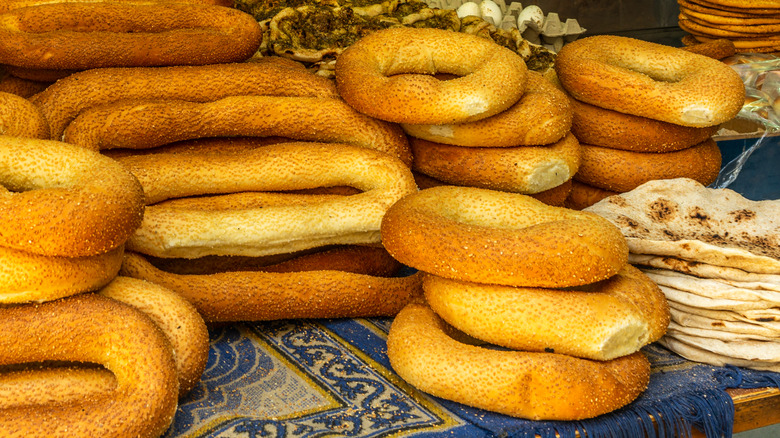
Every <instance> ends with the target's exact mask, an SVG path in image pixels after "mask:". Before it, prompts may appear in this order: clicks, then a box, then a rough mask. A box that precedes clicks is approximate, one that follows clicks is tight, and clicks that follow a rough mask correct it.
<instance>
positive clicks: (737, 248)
mask: <svg viewBox="0 0 780 438" xmlns="http://www.w3.org/2000/svg"><path fill="white" fill-rule="evenodd" d="M584 210H585V211H590V212H593V213H596V214H598V215H600V216H602V217H604V218H606V219H607V220H609V221H610V222H612V223H613V224H615V225H616V226H617V227H618V228H619V229H620V230H621V232H622V233H623V235H624V236H626V240H627V242H628V246H629V250H630V251H631V252H632V253H635V254H651V255H657V256H667V257H677V258H681V259H685V260H693V261H698V262H704V263H709V264H712V265H718V266H726V267H733V268H738V269H742V270H744V271H747V272H754V273H760V274H780V200H768V201H752V200H748V199H746V198H744V197H743V196H742V195H740V194H739V193H736V192H734V191H733V190H730V189H709V188H707V187H704V186H703V185H702V184H700V183H698V182H697V181H694V180H692V179H690V178H676V179H666V180H654V181H650V182H647V183H645V184H642V185H641V186H639V187H637V188H636V189H634V190H631V191H630V192H626V193H621V194H619V195H614V196H610V197H608V198H605V199H603V200H601V201H599V202H597V203H596V204H594V205H592V206H590V207H587V208H585V209H584Z"/></svg>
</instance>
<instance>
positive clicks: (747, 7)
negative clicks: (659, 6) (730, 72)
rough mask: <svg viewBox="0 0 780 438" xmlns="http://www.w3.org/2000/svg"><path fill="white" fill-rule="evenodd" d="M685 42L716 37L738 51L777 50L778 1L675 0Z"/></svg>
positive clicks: (779, 43) (779, 30)
mask: <svg viewBox="0 0 780 438" xmlns="http://www.w3.org/2000/svg"><path fill="white" fill-rule="evenodd" d="M677 3H678V4H679V6H680V15H679V19H678V23H679V26H680V28H681V29H682V30H684V31H686V32H688V33H689V34H690V37H689V38H686V39H684V40H683V43H685V44H686V45H693V44H695V43H697V42H699V43H705V42H710V41H713V40H716V39H720V38H726V39H729V40H731V41H733V42H734V46H735V47H736V49H737V51H738V52H752V53H768V52H777V51H780V0H678V1H677Z"/></svg>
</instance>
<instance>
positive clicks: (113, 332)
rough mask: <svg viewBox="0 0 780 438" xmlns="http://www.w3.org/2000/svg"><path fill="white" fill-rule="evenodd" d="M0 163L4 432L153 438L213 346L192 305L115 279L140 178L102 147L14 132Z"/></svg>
mask: <svg viewBox="0 0 780 438" xmlns="http://www.w3.org/2000/svg"><path fill="white" fill-rule="evenodd" d="M24 115H25V113H16V116H18V117H20V118H23V117H24ZM0 162H2V165H0V167H1V168H2V169H3V171H2V172H0V188H1V189H2V190H1V191H2V193H0V195H2V199H0V216H1V217H2V222H3V224H4V225H6V226H7V227H6V228H4V229H3V231H2V232H0V259H2V263H0V348H1V349H2V351H3V355H2V357H0V366H3V368H4V369H3V372H1V373H0V400H1V401H0V430H3V431H4V432H6V433H10V434H11V435H18V436H51V435H52V434H56V433H57V431H58V430H68V433H69V434H73V435H75V436H96V435H100V434H106V433H108V434H115V435H133V436H159V435H160V434H162V433H163V432H164V431H165V430H166V429H167V428H168V426H169V425H170V424H171V422H172V420H173V416H174V413H175V411H176V407H177V400H178V397H179V396H182V395H184V394H187V393H188V392H189V391H190V390H191V389H192V388H193V387H194V386H195V384H196V383H197V382H198V381H199V380H200V376H201V374H202V373H203V370H204V369H205V366H206V359H207V357H208V348H209V344H208V333H207V331H206V326H205V323H204V321H203V319H202V318H201V317H200V315H199V314H198V312H197V311H196V310H195V308H194V307H193V306H192V304H190V303H189V302H188V301H186V300H185V299H184V298H182V297H181V296H180V295H178V294H176V293H174V292H172V291H170V290H168V289H165V288H163V287H160V286H158V285H155V284H152V283H148V282H144V281H141V280H136V279H132V278H126V277H121V276H118V275H117V274H118V271H119V269H120V266H121V264H122V256H123V253H124V245H125V244H126V242H127V240H128V238H129V236H130V235H131V234H132V233H133V232H134V231H135V229H136V228H137V227H138V226H139V224H140V223H141V219H142V216H143V211H144V204H143V192H142V189H141V186H140V184H139V182H138V180H137V179H136V178H135V177H134V176H133V175H132V174H131V173H130V172H129V171H128V170H127V169H126V168H125V167H123V166H122V165H120V164H119V163H117V162H116V161H114V160H112V159H110V158H107V157H105V156H102V155H100V154H99V153H97V152H94V151H90V150H87V149H83V148H80V147H78V146H75V145H71V144H67V143H62V142H58V141H53V140H41V139H36V138H29V137H23V136H19V135H16V136H9V135H0ZM84 363H87V364H92V365H93V366H84ZM95 418H102V419H103V420H101V421H95V420H94V419H95Z"/></svg>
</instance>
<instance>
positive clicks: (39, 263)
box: [0, 246, 124, 304]
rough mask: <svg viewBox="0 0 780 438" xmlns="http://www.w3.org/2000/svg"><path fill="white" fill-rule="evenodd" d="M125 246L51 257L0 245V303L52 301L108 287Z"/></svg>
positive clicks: (120, 262)
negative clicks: (80, 254)
mask: <svg viewBox="0 0 780 438" xmlns="http://www.w3.org/2000/svg"><path fill="white" fill-rule="evenodd" d="M123 253H124V247H123V246H120V247H118V248H116V249H113V250H111V251H109V252H106V253H103V254H98V255H92V256H84V257H52V256H42V255H39V254H32V253H29V252H26V251H20V250H18V249H12V248H5V247H2V246H0V303H6V304H7V303H27V302H32V301H35V302H42V301H51V300H56V299H59V298H64V297H67V296H70V295H75V294H78V293H81V292H88V291H94V290H97V289H99V288H101V287H103V286H105V285H106V284H108V283H109V282H110V281H111V280H112V279H113V278H114V277H115V276H116V274H117V273H118V272H119V267H120V266H122V254H123Z"/></svg>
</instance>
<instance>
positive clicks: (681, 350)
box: [658, 336, 780, 372]
mask: <svg viewBox="0 0 780 438" xmlns="http://www.w3.org/2000/svg"><path fill="white" fill-rule="evenodd" d="M658 343H659V344H661V345H663V346H664V347H666V348H668V349H669V350H671V351H673V352H675V353H677V354H679V355H680V356H682V357H684V358H686V359H688V360H691V361H694V362H701V363H706V364H710V365H715V366H720V367H722V366H726V365H734V366H738V367H743V368H751V369H754V370H762V371H774V372H780V363H778V362H762V361H751V360H744V359H737V358H733V357H728V356H723V355H721V354H717V353H713V352H711V351H707V350H704V349H702V348H700V347H697V346H694V345H690V344H687V343H685V342H682V341H680V340H678V339H675V338H672V337H667V336H664V337H663V338H661V339H660V340H658Z"/></svg>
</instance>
